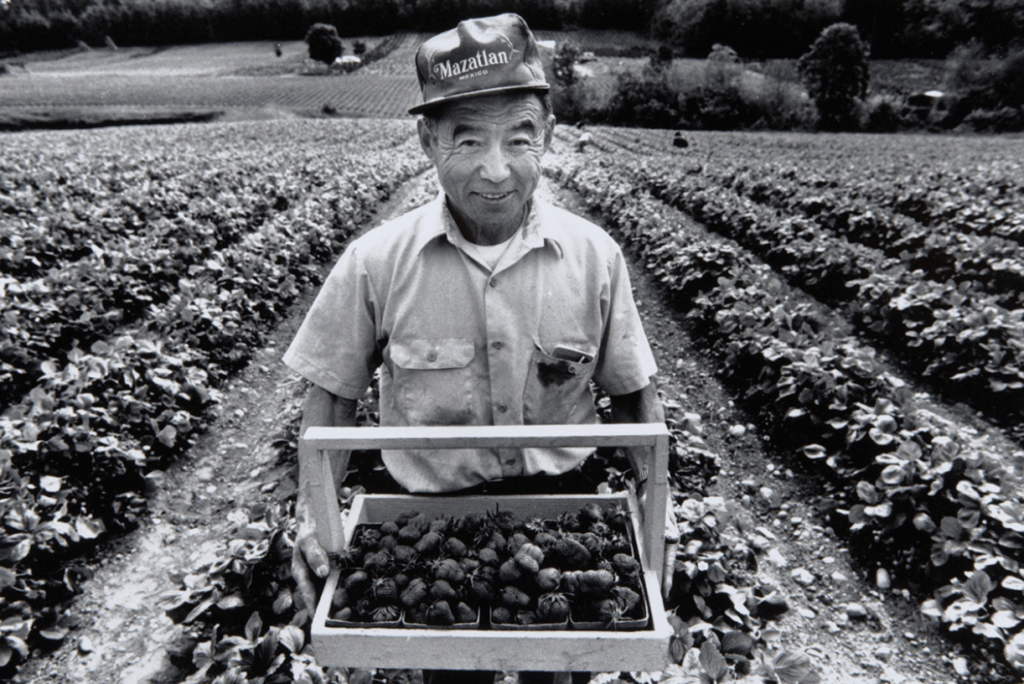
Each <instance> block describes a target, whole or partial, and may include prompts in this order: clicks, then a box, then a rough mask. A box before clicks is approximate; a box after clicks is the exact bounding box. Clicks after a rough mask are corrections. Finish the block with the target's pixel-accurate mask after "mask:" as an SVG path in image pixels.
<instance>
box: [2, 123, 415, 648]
mask: <svg viewBox="0 0 1024 684" xmlns="http://www.w3.org/2000/svg"><path fill="white" fill-rule="evenodd" d="M295 125H296V126H298V127H301V126H306V125H319V126H323V127H324V128H323V129H322V131H323V132H326V133H327V134H328V135H330V136H331V137H334V136H339V135H340V136H345V135H352V134H354V133H357V132H359V131H352V130H339V128H341V126H339V125H338V124H336V123H333V122H320V123H319V124H309V123H307V124H302V123H296V124H295ZM397 125H399V124H396V126H397ZM401 125H403V126H405V131H406V135H405V138H406V139H407V140H412V139H411V138H410V137H409V135H408V133H410V132H411V130H410V129H408V127H407V123H406V124H401ZM252 127H253V128H254V129H258V128H260V125H258V124H257V125H253V126H252ZM278 130H280V129H279V128H278ZM369 130H370V129H366V130H363V131H361V132H362V133H363V134H364V135H369V133H368V131H369ZM378 130H380V133H378V135H379V136H381V137H384V138H385V139H387V142H385V143H382V144H380V145H379V147H380V148H382V149H381V150H380V151H378V152H376V153H373V154H369V155H368V154H365V153H358V154H357V153H350V154H348V155H344V156H328V154H327V151H328V150H329V149H330V148H325V147H322V146H317V145H315V144H313V145H311V146H308V147H307V146H298V147H296V146H295V145H294V144H291V145H289V146H287V147H286V148H285V149H287V150H290V151H291V155H292V156H291V157H290V158H289V159H288V162H289V163H290V164H292V165H296V166H298V167H299V168H301V169H303V170H304V171H306V172H308V173H309V174H310V175H311V176H319V178H320V180H319V181H318V182H316V183H311V184H310V186H309V187H308V188H307V189H305V190H304V191H298V192H296V193H295V194H294V195H293V198H294V199H293V201H289V207H288V208H287V209H285V208H283V207H279V209H280V211H277V212H275V213H274V214H273V215H272V216H268V217H267V218H266V220H264V221H263V222H262V223H260V224H258V225H253V226H252V227H251V230H247V229H246V227H245V226H244V225H243V226H240V230H241V233H244V234H243V235H240V236H239V237H238V239H237V240H235V241H234V243H233V244H228V245H224V246H223V247H221V248H220V249H216V250H211V251H210V252H209V253H208V254H206V255H204V258H203V259H199V258H196V259H192V260H185V259H176V260H173V261H168V262H167V263H168V265H169V266H173V267H174V268H176V269H177V270H176V272H175V276H176V277H175V281H174V282H175V285H176V287H175V288H174V290H173V291H172V292H171V293H168V295H167V296H166V297H164V301H162V302H160V303H158V302H149V303H148V305H147V308H146V310H145V312H144V314H143V315H142V316H141V317H140V318H139V320H138V321H137V322H136V324H135V325H133V326H131V327H123V328H118V329H117V332H115V333H114V334H112V335H111V336H109V337H108V338H106V339H103V340H97V341H95V342H93V343H92V344H91V345H90V346H85V345H82V344H77V343H75V342H74V341H72V343H71V345H70V347H69V349H67V350H62V349H54V350H52V354H51V355H50V356H49V357H48V358H47V359H46V360H43V361H42V362H41V363H39V364H38V372H39V374H40V378H39V382H38V384H37V385H36V386H35V387H34V388H33V389H32V390H31V392H29V393H28V395H27V396H26V398H25V399H24V401H22V402H21V403H18V404H16V405H14V406H12V407H11V408H10V409H8V411H6V412H5V414H4V416H3V418H0V529H2V530H3V534H2V535H0V538H2V539H3V541H2V543H0V620H2V621H3V622H4V625H5V631H4V639H6V641H5V642H4V648H5V649H6V650H0V656H3V655H5V654H6V656H7V657H5V658H3V661H4V662H2V663H0V667H4V666H6V667H13V666H15V665H16V664H17V662H19V661H20V660H21V659H22V658H24V657H25V656H26V655H27V653H28V649H29V647H30V646H32V645H38V644H40V643H43V642H45V641H46V640H51V641H53V640H59V639H61V638H62V637H63V635H64V630H63V628H62V627H61V626H60V625H59V624H58V622H57V618H58V615H57V612H56V610H55V606H56V604H57V602H58V601H60V600H63V599H64V598H66V597H67V595H68V594H69V593H70V592H73V591H75V589H76V582H77V578H76V574H75V573H76V571H75V570H74V569H73V564H72V561H73V559H74V558H75V557H76V556H77V555H79V554H80V553H81V552H82V551H83V550H84V549H86V548H89V547H90V546H91V545H92V544H94V543H95V541H96V540H97V539H99V538H101V537H102V536H103V533H104V531H106V530H118V529H124V528H127V527H131V526H132V525H134V524H135V522H136V520H137V516H138V515H139V514H140V513H141V512H142V511H143V510H144V508H145V500H144V498H143V497H142V496H141V495H140V492H142V491H143V485H144V479H143V476H144V474H145V473H146V472H148V471H149V470H151V469H153V468H157V467H162V466H164V465H166V464H167V463H168V462H169V461H171V460H172V459H174V458H177V457H179V456H180V455H181V454H182V453H183V452H184V451H185V450H187V449H188V448H189V446H190V445H191V444H192V443H193V442H194V440H195V438H196V436H197V435H198V434H199V433H200V432H201V431H202V429H203V428H204V427H205V425H206V424H207V423H208V421H209V420H210V418H211V412H210V409H211V407H212V405H213V404H214V403H215V402H216V401H217V392H216V389H215V387H216V386H217V385H219V384H220V383H221V382H222V381H223V379H224V378H225V377H226V375H227V374H228V373H230V372H232V371H234V370H236V369H237V368H239V367H241V365H243V364H244V362H245V361H246V360H247V359H248V356H249V354H250V353H251V352H252V351H253V349H254V348H255V347H256V345H257V344H258V342H259V340H260V339H261V336H262V335H263V334H264V333H265V332H266V331H267V329H268V327H269V325H270V324H271V323H272V322H273V321H274V320H276V316H278V315H280V314H281V313H283V312H284V310H285V309H286V308H287V306H288V304H290V303H291V302H292V301H293V300H294V298H295V297H296V296H297V294H298V293H299V290H300V289H301V288H304V287H308V286H310V285H315V284H319V282H320V275H319V274H320V271H321V268H322V264H323V263H324V261H325V260H326V259H328V258H329V257H330V256H331V255H332V254H334V253H335V251H336V249H337V247H338V246H339V245H340V243H341V241H342V240H344V239H345V238H346V237H347V236H348V235H349V234H350V233H351V231H352V230H353V229H354V228H355V227H356V226H357V225H358V224H359V223H360V222H362V221H365V220H366V219H367V218H369V216H370V215H371V213H372V211H374V209H375V207H376V205H377V204H378V203H379V202H380V201H381V200H382V199H384V198H386V197H387V196H388V194H389V192H390V191H391V190H392V189H393V188H394V187H396V186H397V184H398V183H400V182H401V181H403V180H404V179H405V178H406V177H408V176H409V175H411V174H413V173H416V172H418V171H420V170H421V169H422V164H417V163H414V162H412V161H410V159H413V158H416V157H415V156H414V155H410V154H409V149H406V148H405V147H393V143H394V141H395V132H394V131H391V132H390V137H389V133H388V130H389V129H387V128H383V129H381V128H378ZM301 132H302V131H298V130H292V134H293V135H294V134H299V133H301ZM204 133H209V136H210V139H204V135H203V134H204ZM217 133H221V134H225V132H224V131H223V130H220V129H214V130H213V131H212V132H211V131H203V130H201V129H195V130H192V131H189V132H188V134H187V135H188V136H191V142H190V143H189V144H188V145H187V146H186V145H184V143H183V140H178V141H177V142H178V143H179V145H181V146H182V147H183V148H184V149H181V148H179V150H180V151H181V152H182V153H183V154H185V156H186V157H187V156H188V155H192V156H194V157H198V156H199V155H200V154H202V153H203V152H205V149H204V148H203V146H204V145H206V144H209V143H211V142H215V139H216V134H217ZM247 133H248V134H249V135H252V136H253V137H255V138H259V137H260V136H261V134H262V133H261V131H260V130H249V131H246V130H241V131H232V132H230V133H226V134H227V135H233V136H236V137H238V138H239V139H241V140H244V139H245V137H246V134H247ZM239 134H241V135H239ZM83 135H86V136H88V137H90V138H92V139H93V140H94V141H98V142H99V144H103V143H106V144H108V145H112V146H113V147H115V148H116V147H117V146H118V145H121V146H122V148H121V150H120V151H121V152H122V153H126V152H127V150H126V147H127V143H126V142H125V139H124V138H118V137H117V135H116V134H114V133H111V132H105V133H88V134H83ZM136 135H137V133H136ZM154 135H157V136H159V132H156V133H154ZM374 139H376V138H374ZM372 140H373V139H372ZM163 142H164V143H166V140H165V141H163ZM162 147H163V145H162ZM172 147H173V146H172ZM389 147H390V148H391V149H387V148H389ZM201 150H202V152H201ZM236 153H238V151H237V150H236ZM241 154H242V159H243V160H247V161H243V162H241V163H240V164H239V165H238V166H239V167H240V169H239V170H241V169H242V168H253V167H252V161H253V159H254V158H259V159H262V160H263V161H264V162H265V161H266V157H265V154H264V151H263V150H262V149H260V150H258V151H257V150H256V149H255V148H249V149H246V150H244V152H241ZM279 161H284V160H283V159H281V160H279ZM220 162H221V163H226V164H227V165H228V166H229V167H230V155H226V156H225V157H224V158H221V159H220ZM245 178H246V174H245V173H240V174H238V176H236V177H234V178H229V179H228V181H229V182H228V185H227V186H226V187H224V188H223V189H224V190H225V192H224V193H214V197H218V198H219V199H220V201H221V202H223V203H225V204H227V205H229V206H230V205H231V203H232V202H233V201H235V200H234V197H233V196H232V195H231V193H230V192H229V190H230V188H231V187H232V186H231V183H238V186H237V187H244V186H245ZM153 186H154V187H152V188H150V190H149V193H150V194H155V195H159V194H160V189H161V184H160V183H154V184H153ZM163 188H164V189H169V190H174V189H176V185H175V180H174V176H173V175H169V176H168V177H167V178H166V180H165V183H164V185H163ZM110 197H111V198H114V197H116V195H113V194H111V195H110ZM195 199H196V200H197V204H200V205H201V204H202V203H201V202H199V201H198V200H199V198H195ZM162 225H163V224H162V223H161V222H160V221H154V223H153V224H152V225H150V226H145V225H144V226H141V227H138V228H137V230H140V231H142V232H143V233H145V231H146V229H147V228H149V229H150V230H152V233H151V234H150V235H149V236H148V237H149V239H148V240H147V239H145V238H146V236H145V235H141V234H140V237H141V238H142V239H140V240H139V244H138V245H135V246H134V250H135V251H137V252H138V263H144V262H145V261H147V260H149V261H152V262H158V261H160V260H161V259H162V258H164V257H166V254H167V253H169V252H171V251H173V249H174V248H176V247H177V246H178V244H183V245H187V244H188V243H189V242H190V241H189V240H181V241H180V242H175V243H174V244H172V245H170V246H167V245H161V244H159V240H158V239H156V238H157V237H158V236H159V235H160V233H161V230H162ZM183 225H188V224H187V222H186V223H185V224H183ZM191 227H192V228H193V229H194V233H193V235H192V240H191V242H192V243H193V244H203V245H205V242H204V239H205V237H206V233H205V232H204V230H203V225H202V224H201V223H200V222H198V221H193V222H192V223H191ZM100 263H101V264H102V263H103V262H100ZM71 272H72V273H77V274H82V275H83V276H84V274H85V273H86V272H87V269H81V270H72V271H71ZM145 279H146V275H145V273H143V274H142V275H140V276H139V278H138V281H137V283H136V286H138V287H142V284H143V283H144V281H145ZM67 285H68V286H73V285H74V283H72V282H68V283H67ZM69 296H70V295H69ZM12 312H13V309H6V305H5V311H4V316H5V320H6V322H7V325H5V328H4V330H5V336H7V339H8V341H11V342H13V343H15V344H17V343H20V342H22V341H25V340H30V339H35V340H40V339H46V338H51V339H55V338H57V337H58V335H57V334H55V333H53V332H51V331H48V330H46V329H45V326H44V327H42V328H40V327H38V326H36V321H35V319H34V318H31V317H20V316H17V315H13V313H12ZM268 312H273V313H274V316H270V315H268ZM92 313H93V314H94V315H96V316H101V315H103V311H94V312H92ZM8 314H12V315H10V316H8ZM88 314H89V311H88V310H87V309H86V310H84V312H83V313H82V314H81V315H82V316H86V315H88ZM47 323H49V324H51V325H54V324H53V323H52V322H50V321H47ZM55 325H61V324H60V323H57V324H55ZM40 348H42V345H40ZM5 385H6V383H5ZM4 394H5V395H7V396H9V395H8V394H7V390H6V388H5V391H4ZM7 626H11V629H9V630H8V629H7Z"/></svg>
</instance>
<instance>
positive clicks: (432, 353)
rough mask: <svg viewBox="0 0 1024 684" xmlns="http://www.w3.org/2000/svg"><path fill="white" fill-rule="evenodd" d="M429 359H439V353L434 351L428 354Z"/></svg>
mask: <svg viewBox="0 0 1024 684" xmlns="http://www.w3.org/2000/svg"><path fill="white" fill-rule="evenodd" d="M427 361H437V354H435V353H434V352H430V353H429V354H427Z"/></svg>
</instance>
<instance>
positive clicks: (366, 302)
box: [284, 195, 656, 492]
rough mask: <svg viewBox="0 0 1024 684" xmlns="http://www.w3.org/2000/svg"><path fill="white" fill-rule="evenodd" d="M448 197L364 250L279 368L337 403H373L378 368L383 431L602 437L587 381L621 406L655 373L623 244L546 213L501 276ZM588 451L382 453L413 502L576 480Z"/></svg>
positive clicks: (347, 265)
mask: <svg viewBox="0 0 1024 684" xmlns="http://www.w3.org/2000/svg"><path fill="white" fill-rule="evenodd" d="M465 244H466V241H465V238H464V237H463V236H462V234H461V232H460V231H459V229H458V227H457V225H456V224H455V221H454V219H453V218H452V216H451V214H450V212H449V210H448V208H447V204H446V202H445V198H444V196H443V195H441V196H439V197H438V198H437V199H436V200H435V201H433V202H431V203H429V204H427V205H425V206H423V207H421V208H419V209H417V210H414V211H412V212H410V213H408V214H406V215H404V216H402V217H399V218H397V219H395V220H393V221H391V222H388V223H386V224H384V225H382V226H380V227H378V228H376V229H374V230H371V231H370V232H368V233H367V234H365V235H363V236H362V237H360V238H359V239H357V240H355V241H354V242H353V243H352V244H351V245H350V246H349V248H348V249H347V250H346V251H345V253H344V254H343V255H342V257H341V259H340V260H339V261H338V263H337V264H336V265H335V267H334V269H333V270H332V271H331V273H330V275H329V276H328V278H327V280H326V282H325V283H324V286H323V288H322V289H321V291H320V293H319V295H318V296H317V298H316V300H315V301H314V303H313V305H312V307H311V309H310V311H309V313H308V314H307V316H306V319H305V321H304V322H303V324H302V326H301V327H300V329H299V331H298V333H297V334H296V337H295V339H294V340H293V342H292V344H291V346H290V347H289V349H288V351H287V352H286V353H285V356H284V361H285V363H287V364H288V365H289V366H290V367H291V368H293V369H294V370H296V371H297V372H299V373H300V374H301V375H303V376H305V377H306V378H308V379H309V380H310V381H312V382H313V383H315V384H317V385H319V386H321V387H323V388H324V389H326V390H327V391H329V392H331V393H333V394H335V395H338V396H340V397H344V398H348V399H358V398H359V397H361V396H363V394H364V393H365V391H366V388H367V386H368V384H369V383H370V381H371V379H372V376H373V373H374V371H375V370H376V369H377V368H378V367H381V374H380V402H381V405H380V418H381V424H383V425H394V426H406V425H524V424H525V425H536V424H556V423H561V424H580V423H594V422H597V413H596V409H595V405H594V397H593V394H592V392H591V388H590V382H591V380H593V381H594V382H595V383H596V384H597V385H598V386H599V387H601V388H602V389H604V390H605V391H606V392H607V393H608V394H610V395H613V396H616V395H622V394H629V393H631V392H635V391H637V390H640V389H642V388H643V387H645V386H646V385H647V383H648V382H649V379H650V377H651V376H652V375H654V373H655V372H656V366H655V362H654V357H653V355H652V354H651V350H650V347H649V345H648V342H647V337H646V335H645V334H644V330H643V327H642V325H641V322H640V317H639V315H638V313H637V309H636V305H635V303H634V301H633V296H632V291H631V289H630V283H629V275H628V273H627V271H626V264H625V260H624V259H623V256H622V252H621V250H620V249H619V247H618V245H617V244H616V243H615V242H614V241H613V240H612V239H611V237H610V236H609V235H608V234H607V233H605V232H604V231H603V230H601V229H600V228H599V227H597V226H595V225H594V224H592V223H590V222H589V221H586V220H584V219H582V218H580V217H578V216H575V215H573V214H571V213H569V212H566V211H564V210H562V209H559V208H557V207H554V206H552V205H550V204H548V203H546V202H543V201H542V200H540V199H538V198H536V197H535V198H534V199H533V201H532V202H531V206H530V209H529V211H528V214H527V216H526V218H525V220H524V223H523V225H522V226H521V227H520V228H519V231H518V233H517V235H516V236H515V237H514V239H513V240H512V242H511V243H510V244H509V246H508V248H507V249H506V250H505V252H504V254H502V256H501V258H500V259H499V261H498V262H497V264H496V265H495V267H494V269H493V270H491V269H490V268H488V267H487V266H486V265H485V264H483V263H481V262H479V261H477V260H476V259H474V258H473V257H471V256H470V253H469V252H470V251H471V250H466V249H465V248H464V245H465ZM589 453H592V450H583V449H522V450H518V449H492V450H484V449H479V450H405V451H384V452H383V453H382V457H383V460H384V463H385V465H386V466H387V468H388V471H389V472H390V473H391V475H392V476H393V477H394V478H395V479H396V480H397V481H398V482H399V484H401V485H402V486H403V487H405V488H406V489H408V490H409V491H412V492H440V491H452V490H456V489H462V488H465V487H469V486H472V485H475V484H479V483H480V482H484V481H489V480H497V479H502V478H506V477H511V476H517V475H533V474H539V473H548V474H557V473H562V472H566V471H568V470H571V469H572V468H574V467H575V466H576V465H578V464H579V463H580V462H581V461H582V460H583V459H584V458H586V457H587V456H588V455H589Z"/></svg>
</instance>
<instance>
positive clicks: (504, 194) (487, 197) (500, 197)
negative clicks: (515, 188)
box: [477, 190, 512, 200]
mask: <svg viewBox="0 0 1024 684" xmlns="http://www.w3.org/2000/svg"><path fill="white" fill-rule="evenodd" d="M477 194H478V195H480V197H483V198H484V199H485V200H503V199H505V198H506V197H508V196H510V195H511V194H512V191H511V190H510V191H508V192H496V193H490V192H478V193H477Z"/></svg>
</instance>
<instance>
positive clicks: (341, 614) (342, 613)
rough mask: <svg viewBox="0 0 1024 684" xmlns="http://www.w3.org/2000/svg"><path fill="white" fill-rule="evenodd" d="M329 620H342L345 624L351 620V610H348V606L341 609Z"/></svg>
mask: <svg viewBox="0 0 1024 684" xmlns="http://www.w3.org/2000/svg"><path fill="white" fill-rule="evenodd" d="M331 619H332V620H343V621H345V622H348V621H349V620H351V619H352V609H351V608H349V607H348V606H346V607H344V608H342V609H341V610H339V611H338V612H336V613H335V614H334V615H332V616H331Z"/></svg>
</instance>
